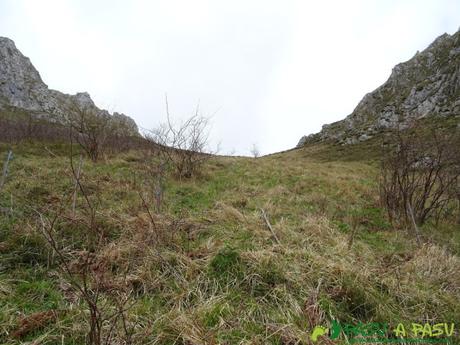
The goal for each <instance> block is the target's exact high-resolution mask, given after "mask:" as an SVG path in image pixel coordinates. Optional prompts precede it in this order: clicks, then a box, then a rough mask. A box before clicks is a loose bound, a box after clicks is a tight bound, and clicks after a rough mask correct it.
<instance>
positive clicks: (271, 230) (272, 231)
mask: <svg viewBox="0 0 460 345" xmlns="http://www.w3.org/2000/svg"><path fill="white" fill-rule="evenodd" d="M260 212H262V218H263V219H264V220H265V223H266V224H267V227H268V229H269V230H270V232H271V233H272V235H273V237H274V238H275V241H276V243H278V244H280V240H279V239H278V236H276V234H275V231H274V230H273V228H272V225H271V224H270V221H269V220H268V217H267V214H266V213H265V211H264V209H263V208H261V209H260Z"/></svg>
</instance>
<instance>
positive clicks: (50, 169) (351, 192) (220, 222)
mask: <svg viewBox="0 0 460 345" xmlns="http://www.w3.org/2000/svg"><path fill="white" fill-rule="evenodd" d="M0 147H1V151H0V153H1V156H2V157H3V156H4V154H5V153H6V147H5V146H0ZM315 150H317V151H318V152H314V151H315ZM321 150H322V149H321V148H319V147H309V148H306V149H300V150H294V151H291V152H288V153H284V154H278V155H273V156H270V157H263V158H258V159H249V158H232V157H214V158H212V159H211V160H209V161H208V162H207V163H206V166H205V169H204V173H203V174H202V176H200V177H195V178H192V179H189V180H182V181H179V180H177V179H174V178H173V177H168V178H167V180H166V181H165V188H164V199H163V202H162V206H161V210H160V212H156V211H155V210H154V206H153V202H151V199H149V186H150V182H152V181H151V180H150V179H151V177H149V176H150V175H149V174H148V171H146V170H145V165H144V162H145V161H146V160H147V161H148V160H149V158H146V157H145V156H144V155H143V154H142V153H141V152H134V151H133V152H130V153H125V154H121V155H117V156H113V157H109V158H107V160H106V161H104V162H100V163H97V164H95V163H91V162H90V161H88V160H84V162H83V167H82V175H81V183H82V186H83V188H84V190H85V191H86V194H87V196H88V198H89V199H90V201H91V203H92V205H93V207H94V209H95V213H94V215H95V219H94V221H95V223H96V224H97V228H98V229H99V230H101V231H102V232H101V233H102V234H103V242H102V245H101V247H100V248H99V249H98V250H97V251H95V253H94V255H95V258H96V259H95V263H96V264H97V272H99V273H100V274H101V276H98V277H99V278H98V279H102V278H101V277H104V279H106V281H107V284H109V283H110V284H109V285H108V287H107V290H104V291H103V292H101V297H100V301H99V303H101V305H102V304H103V303H104V302H105V301H106V299H107V301H112V300H111V299H109V297H108V296H110V293H112V292H113V291H117V293H120V294H121V292H123V296H128V298H129V308H127V311H126V320H125V321H126V322H125V324H126V325H127V328H129V330H130V332H131V333H130V334H131V338H130V339H131V343H132V344H196V345H198V344H200V345H202V344H310V343H311V340H310V334H311V331H312V329H313V328H314V327H315V326H317V325H326V326H330V324H331V321H332V320H333V319H336V320H340V321H341V322H349V323H354V324H357V323H358V322H364V323H368V322H382V323H388V324H390V325H391V326H392V327H393V326H395V325H397V324H398V323H404V324H406V325H407V326H408V327H409V326H410V324H411V323H412V322H417V323H425V322H429V323H430V324H435V323H440V322H447V323H449V324H450V323H451V322H458V315H460V302H459V301H460V258H459V254H460V238H459V235H460V234H459V232H458V231H455V227H456V225H455V224H449V223H443V224H439V225H437V226H435V225H430V224H427V225H426V226H425V227H424V228H423V229H422V230H423V239H424V244H423V245H422V246H420V247H419V246H417V244H416V242H415V239H414V237H413V235H412V234H411V232H410V231H408V232H405V231H401V230H396V229H393V228H392V227H391V226H390V225H389V224H388V223H387V222H386V220H385V217H384V212H383V210H381V209H380V208H379V204H378V192H377V191H376V175H377V168H376V166H374V165H373V164H372V163H368V162H366V161H359V162H358V161H353V160H350V161H348V162H345V161H335V160H333V159H326V158H327V157H321V152H326V151H321ZM13 152H14V158H13V160H12V161H11V164H10V167H9V175H8V178H7V181H6V184H5V186H4V189H3V190H2V191H1V194H0V204H1V205H0V206H1V207H2V212H3V214H2V217H1V218H0V251H1V259H0V260H1V262H0V309H1V313H0V339H1V343H2V344H10V345H12V344H23V343H24V342H27V343H28V344H32V343H33V344H83V343H84V342H85V334H86V333H87V331H88V318H89V314H88V310H87V306H86V304H85V303H84V301H83V300H81V298H80V297H79V296H80V295H79V294H78V292H77V291H75V290H74V289H72V288H71V286H72V284H71V283H70V282H69V278H68V276H66V274H64V273H63V271H61V270H59V269H58V266H59V265H58V264H59V260H58V258H57V257H56V255H55V254H52V251H51V250H50V248H49V245H48V244H47V242H46V241H45V240H44V234H43V228H42V226H43V224H49V223H48V220H50V221H51V220H52V219H53V217H54V215H56V214H59V215H60V216H59V219H58V221H57V223H56V224H58V227H57V228H56V229H54V231H55V232H54V234H55V236H56V238H57V239H58V244H57V245H58V246H59V247H60V248H62V251H63V252H64V253H65V259H66V260H67V261H68V262H69V263H70V264H69V265H73V266H72V267H74V266H75V265H76V266H77V267H78V262H79V261H78V260H79V258H80V257H81V256H82V255H84V254H82V253H84V252H85V249H88V248H83V244H82V243H84V239H85V238H86V237H87V236H89V234H88V233H87V230H86V229H87V228H86V227H85V226H84V225H85V224H87V222H88V217H89V214H90V213H91V212H90V213H88V209H87V208H86V207H85V200H84V197H83V196H82V194H81V193H79V194H78V198H77V203H76V211H75V212H76V213H75V215H74V214H73V213H72V206H71V199H72V191H73V188H74V181H73V179H72V173H71V168H70V166H69V154H68V147H66V146H59V145H54V146H53V145H48V146H47V147H46V149H45V148H42V146H41V145H37V144H35V145H28V144H22V145H20V146H15V147H13ZM312 157H316V158H312ZM76 161H78V160H77V159H76ZM139 193H141V194H139ZM140 195H143V196H144V199H145V201H146V203H147V204H148V205H152V207H151V208H150V211H149V212H150V213H149V212H148V211H147V209H146V207H145V205H144V203H143V201H142V200H141V197H140ZM260 209H263V210H264V211H265V213H266V215H267V217H268V220H269V222H270V223H271V225H272V227H273V232H274V235H273V233H272V232H271V231H270V230H269V228H268V226H267V224H266V222H265V221H264V219H263V218H262V217H261V210H260ZM39 215H41V216H39ZM152 218H153V220H154V223H155V226H153V223H152V221H151V220H152ZM101 272H102V273H101ZM115 287H116V288H115ZM110 303H113V302H110ZM110 303H109V304H108V305H109V307H110V305H111V304H110ZM112 307H113V308H115V307H114V306H112ZM113 308H112V309H113ZM50 310H51V311H52V312H50ZM37 315H38V316H41V318H39V321H36V319H37V318H38V316H37ZM31 320H32V321H31ZM34 320H35V321H34ZM109 327H110V323H109V321H106V323H104V324H103V328H104V330H105V331H108V328H109ZM119 327H121V326H119ZM456 332H458V330H457V331H456ZM455 334H456V335H457V336H458V333H455ZM341 339H342V340H341V341H340V342H339V343H343V342H344V340H343V338H341ZM456 339H457V338H456ZM455 341H456V340H455V339H454V342H453V343H455ZM125 343H126V342H123V341H121V340H120V339H116V338H115V339H112V342H111V344H125ZM329 343H330V341H328V340H327V339H325V338H324V337H323V338H320V340H319V341H318V342H317V344H329ZM457 343H458V342H457Z"/></svg>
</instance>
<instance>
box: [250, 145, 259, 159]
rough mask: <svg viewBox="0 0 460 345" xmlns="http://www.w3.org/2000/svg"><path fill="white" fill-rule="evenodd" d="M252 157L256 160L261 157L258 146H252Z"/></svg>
mask: <svg viewBox="0 0 460 345" xmlns="http://www.w3.org/2000/svg"><path fill="white" fill-rule="evenodd" d="M250 151H251V155H252V156H253V157H254V158H259V156H260V151H259V148H258V147H257V144H255V143H254V144H252V146H251V150H250Z"/></svg>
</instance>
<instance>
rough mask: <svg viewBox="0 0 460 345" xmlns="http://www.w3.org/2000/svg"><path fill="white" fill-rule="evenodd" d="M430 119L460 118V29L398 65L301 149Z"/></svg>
mask: <svg viewBox="0 0 460 345" xmlns="http://www.w3.org/2000/svg"><path fill="white" fill-rule="evenodd" d="M427 116H428V117H430V116H436V117H438V118H446V117H451V116H457V117H458V116H460V31H458V32H457V33H455V34H453V35H448V34H444V35H442V36H440V37H438V38H437V39H436V40H435V41H434V42H433V43H432V44H431V45H430V46H429V47H428V48H426V49H425V50H423V51H422V52H417V54H415V56H414V57H413V58H412V59H410V60H409V61H406V62H403V63H400V64H398V65H396V66H395V67H394V68H393V71H392V73H391V76H390V77H389V79H388V80H387V81H386V82H385V83H384V84H383V85H382V86H380V87H379V88H377V89H376V90H375V91H373V92H371V93H368V94H367V95H366V96H365V97H364V98H363V99H362V100H361V102H360V103H359V104H358V105H357V107H356V108H355V110H354V111H353V113H351V114H350V115H349V116H347V117H346V118H345V119H344V120H342V121H337V122H334V123H332V124H328V125H324V126H323V128H322V130H321V132H320V133H317V134H312V135H310V136H305V137H303V138H301V140H300V141H299V144H298V146H302V145H304V144H305V143H309V142H318V141H322V142H324V141H329V142H337V143H340V144H354V143H357V142H360V141H365V140H368V139H369V138H371V137H373V136H375V135H377V134H378V133H380V132H381V131H383V130H386V129H389V128H396V127H398V126H399V127H403V126H405V125H407V124H408V123H410V122H411V121H414V120H418V119H421V118H424V117H427ZM458 123H459V125H460V122H458Z"/></svg>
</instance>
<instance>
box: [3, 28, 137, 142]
mask: <svg viewBox="0 0 460 345" xmlns="http://www.w3.org/2000/svg"><path fill="white" fill-rule="evenodd" d="M70 102H77V103H78V104H79V105H81V106H84V107H94V108H95V109H96V110H97V111H98V112H100V113H101V116H111V117H112V120H113V121H114V122H115V123H120V124H123V125H124V128H125V130H126V132H125V134H128V135H137V134H138V128H137V125H136V123H135V122H134V120H133V119H131V118H130V117H128V116H126V115H124V114H118V113H114V114H113V115H110V114H109V112H108V111H106V110H100V109H99V108H97V107H96V105H95V104H94V102H93V100H92V99H91V97H90V95H89V94H88V93H86V92H81V93H77V94H76V95H67V94H64V93H62V92H59V91H56V90H51V89H49V88H48V86H47V85H46V84H45V83H44V82H43V80H42V78H41V77H40V74H39V73H38V71H37V70H36V69H35V67H34V66H33V65H32V63H31V62H30V60H29V58H27V57H25V56H24V55H23V54H22V53H21V52H20V51H19V50H18V49H17V48H16V46H15V44H14V42H13V41H12V40H10V39H8V38H5V37H0V110H2V109H20V110H25V111H30V112H31V113H33V114H34V115H35V116H37V117H41V118H48V119H49V120H52V121H58V122H63V121H64V120H65V119H66V118H67V111H66V107H67V106H68V104H69V103H70Z"/></svg>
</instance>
